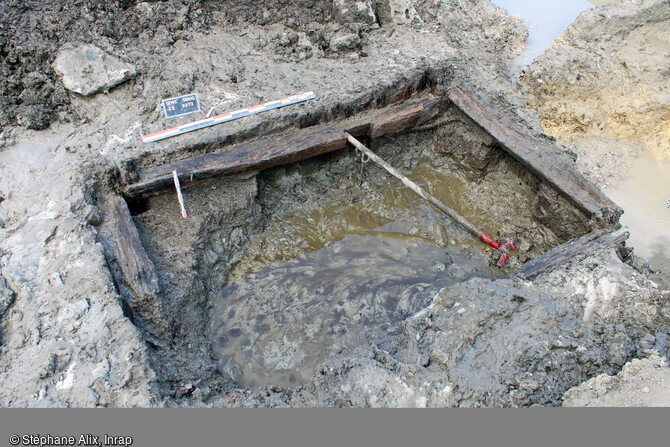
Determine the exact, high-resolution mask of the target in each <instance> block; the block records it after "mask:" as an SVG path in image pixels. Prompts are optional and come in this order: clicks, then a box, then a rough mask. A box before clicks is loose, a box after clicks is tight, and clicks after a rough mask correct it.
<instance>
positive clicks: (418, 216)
mask: <svg viewBox="0 0 670 447" xmlns="http://www.w3.org/2000/svg"><path fill="white" fill-rule="evenodd" d="M409 175H410V176H411V177H412V178H413V179H415V180H416V181H417V182H418V183H421V184H423V185H424V186H428V184H430V185H431V188H430V189H437V190H438V191H434V192H438V195H440V196H441V198H442V200H444V201H445V202H447V203H454V202H455V201H457V200H458V199H459V198H462V196H463V194H464V188H465V181H464V180H463V179H460V178H458V177H457V176H453V175H449V174H448V173H442V172H438V171H436V170H434V169H432V168H429V167H427V166H420V167H417V168H415V169H413V170H411V171H410V172H409ZM356 177H357V176H356V175H355V174H352V183H351V184H348V185H346V186H345V187H343V188H342V189H338V188H333V189H331V190H329V192H328V193H327V194H324V197H323V199H322V200H321V201H320V204H319V205H318V206H315V205H314V204H310V203H309V202H306V203H304V204H303V205H301V206H299V207H298V209H297V210H293V211H290V212H287V213H283V214H281V215H279V216H276V218H273V220H272V221H271V222H270V223H269V225H268V227H267V228H266V229H265V231H264V232H263V234H262V235H261V236H260V237H258V238H256V239H255V240H253V241H252V243H251V246H250V247H249V249H248V250H247V252H246V253H245V254H244V256H242V258H241V259H239V260H238V262H237V263H235V264H234V266H233V268H232V270H231V271H230V273H229V275H228V282H227V284H226V285H224V287H223V288H222V289H221V290H220V293H219V300H218V304H217V306H216V308H215V310H214V315H215V316H214V319H213V321H214V323H213V325H212V340H213V342H212V343H213V348H214V351H215V352H216V353H217V355H218V356H219V359H220V369H221V371H222V372H223V373H224V374H226V375H229V376H231V377H234V378H235V380H236V381H237V383H238V384H239V385H241V386H246V387H254V386H262V385H286V386H291V385H296V384H298V383H304V382H306V381H308V380H309V378H310V377H311V376H312V374H313V372H314V369H315V367H316V366H317V365H318V364H319V363H320V362H321V361H322V360H323V359H324V358H325V357H327V356H328V355H329V354H332V353H335V352H342V351H343V350H351V349H355V348H356V347H357V346H360V345H361V344H365V343H368V342H369V341H372V342H374V343H377V344H379V343H384V340H390V339H391V338H389V337H392V336H393V333H394V331H395V330H397V329H398V328H399V325H400V324H401V322H402V321H403V320H405V319H406V318H407V317H409V316H410V315H412V314H413V313H415V312H417V311H418V310H420V309H422V308H424V307H425V306H427V305H428V304H429V303H430V302H431V300H432V298H433V297H434V296H435V295H436V294H437V293H438V292H439V290H440V289H441V288H443V287H448V286H449V285H450V284H454V283H456V282H460V281H463V280H466V279H468V278H470V277H472V276H475V275H477V276H485V277H491V278H492V277H497V276H500V275H502V274H505V272H500V271H498V270H497V269H496V268H495V267H493V266H492V265H491V257H492V255H491V253H489V252H487V251H486V249H485V247H483V246H482V245H481V244H479V243H478V242H477V241H476V240H475V239H473V238H472V237H471V236H470V235H469V234H467V233H466V232H465V230H463V229H462V228H460V227H458V226H457V224H455V223H453V222H451V221H450V220H449V219H448V218H445V217H443V216H442V215H440V214H439V213H438V212H436V211H435V210H434V209H433V208H431V207H430V206H429V205H427V204H426V203H425V202H423V200H422V199H420V198H419V197H418V196H417V195H416V194H415V193H413V192H412V191H410V190H409V189H407V188H405V187H404V186H402V184H401V183H400V182H399V181H396V180H395V179H392V178H388V177H384V176H381V177H380V179H383V180H385V181H384V182H383V183H380V185H379V186H377V187H375V186H374V185H367V186H366V185H363V186H359V185H357V184H356ZM304 184H306V181H305V179H302V180H300V181H296V183H295V185H293V186H292V187H291V188H292V189H295V187H296V185H298V186H299V187H300V188H302V186H301V185H304ZM439 191H442V193H441V194H439ZM459 208H461V209H460V212H463V213H464V214H466V215H468V217H469V218H473V217H475V216H476V215H477V216H478V217H479V221H478V222H477V224H480V225H481V224H482V223H484V224H486V225H488V224H490V222H486V221H484V222H482V220H483V216H486V213H484V212H482V211H481V210H479V209H477V207H473V206H469V205H468V204H467V203H462V204H461V205H460V206H459Z"/></svg>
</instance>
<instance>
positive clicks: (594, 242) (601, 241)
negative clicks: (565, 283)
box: [511, 228, 629, 280]
mask: <svg viewBox="0 0 670 447" xmlns="http://www.w3.org/2000/svg"><path fill="white" fill-rule="evenodd" d="M628 235H629V233H628V231H627V230H626V229H625V228H623V229H619V230H615V231H612V232H611V233H605V234H601V233H596V232H591V233H588V234H585V235H584V236H582V237H579V238H575V239H571V240H569V241H568V242H566V243H564V244H561V245H559V246H558V247H554V248H552V249H551V250H549V251H548V252H546V253H544V254H542V255H541V256H538V257H537V258H535V259H533V260H532V261H530V262H529V263H527V264H526V265H524V266H523V267H521V268H520V269H519V270H518V271H517V272H516V273H515V274H513V275H511V276H517V275H518V276H520V277H522V278H524V279H528V280H532V279H534V278H536V277H537V276H539V275H540V274H542V273H545V272H548V271H551V270H552V269H554V268H556V267H558V266H559V265H561V264H563V263H565V262H567V261H569V260H571V259H574V258H575V256H578V255H580V254H586V253H587V252H588V251H589V250H591V249H592V248H594V247H596V246H598V245H599V246H608V247H616V246H617V245H620V244H623V243H624V242H625V241H626V239H628Z"/></svg>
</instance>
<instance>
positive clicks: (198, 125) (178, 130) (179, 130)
mask: <svg viewBox="0 0 670 447" xmlns="http://www.w3.org/2000/svg"><path fill="white" fill-rule="evenodd" d="M315 97H316V95H315V94H314V92H304V93H298V94H297V95H293V96H287V97H286V98H282V99H276V100H274V101H270V102H266V103H263V104H258V105H255V106H252V107H247V108H244V109H239V110H235V111H234V112H228V113H224V114H222V115H216V116H213V117H211V118H206V119H203V120H199V121H193V122H192V123H188V124H184V125H181V126H178V127H172V128H170V129H165V130H161V131H159V132H155V133H150V134H147V135H142V141H144V142H145V143H153V142H154V141H159V140H164V139H165V138H170V137H175V136H177V135H181V134H184V133H187V132H193V131H194V130H198V129H203V128H205V127H209V126H214V125H216V124H221V123H225V122H227V121H232V120H236V119H239V118H244V117H245V116H249V115H255V114H257V113H261V112H265V111H268V110H272V109H278V108H280V107H284V106H290V105H291V104H297V103H299V102H303V101H307V100H309V99H314V98H315Z"/></svg>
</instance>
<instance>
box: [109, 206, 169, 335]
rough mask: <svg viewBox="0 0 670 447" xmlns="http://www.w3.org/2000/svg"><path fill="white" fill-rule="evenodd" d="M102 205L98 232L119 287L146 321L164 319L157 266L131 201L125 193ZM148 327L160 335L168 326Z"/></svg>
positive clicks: (135, 312)
mask: <svg viewBox="0 0 670 447" xmlns="http://www.w3.org/2000/svg"><path fill="white" fill-rule="evenodd" d="M101 208H102V210H103V212H104V216H105V217H104V220H103V222H102V225H101V226H100V227H99V228H98V234H99V236H100V240H101V241H102V243H103V246H104V248H105V256H106V257H107V260H108V262H109V264H110V266H112V269H111V270H112V274H113V275H114V277H115V280H116V283H117V284H118V285H119V288H120V289H121V290H119V291H120V292H121V294H122V295H123V297H124V299H126V301H127V302H128V305H129V306H130V307H131V309H132V311H133V314H134V315H135V316H136V317H140V318H142V319H143V321H144V322H151V321H154V322H155V321H160V315H161V312H160V303H159V301H158V300H159V293H160V289H159V286H158V277H157V276H156V269H155V267H154V264H153V262H151V259H149V256H147V253H146V251H145V250H144V247H143V246H142V242H141V241H140V235H139V232H138V231H137V227H136V226H135V222H133V219H132V217H131V216H130V211H129V210H128V205H127V204H126V202H125V201H124V200H123V199H122V198H121V197H119V196H112V197H109V198H107V199H106V200H105V201H104V202H103V203H102V204H101ZM125 289H127V290H125ZM124 291H127V292H128V293H124ZM157 317H158V318H157ZM147 329H148V330H150V332H152V333H154V335H160V333H161V332H162V330H163V329H164V327H160V325H159V327H153V326H152V325H149V326H147Z"/></svg>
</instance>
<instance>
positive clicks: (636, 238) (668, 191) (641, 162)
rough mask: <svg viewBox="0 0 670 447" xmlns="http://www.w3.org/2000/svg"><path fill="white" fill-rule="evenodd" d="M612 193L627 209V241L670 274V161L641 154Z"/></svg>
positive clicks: (623, 218)
mask: <svg viewBox="0 0 670 447" xmlns="http://www.w3.org/2000/svg"><path fill="white" fill-rule="evenodd" d="M608 193H609V195H610V196H611V197H612V199H613V200H614V201H615V202H616V203H617V204H618V205H619V206H621V207H622V208H623V209H624V215H623V216H622V217H621V223H622V224H623V225H625V226H627V227H628V228H629V229H630V239H629V240H628V243H627V244H628V245H629V246H632V247H633V248H634V249H635V254H636V255H638V256H640V257H642V258H644V259H646V260H647V261H649V264H650V266H651V268H652V269H653V270H662V271H664V272H666V273H670V206H668V205H666V203H665V201H666V200H668V199H670V161H668V160H664V161H659V160H656V159H654V158H653V157H651V156H649V155H648V156H645V155H643V156H641V157H640V158H638V159H636V160H635V161H633V164H632V166H631V168H630V170H629V172H628V174H627V178H626V179H625V180H624V181H623V182H622V183H621V184H619V185H618V187H617V188H616V189H613V190H610V191H609V192H608ZM668 203H669V204H670V202H668Z"/></svg>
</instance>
